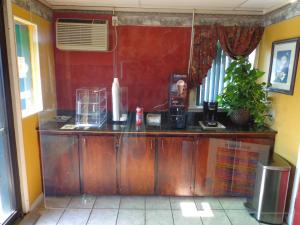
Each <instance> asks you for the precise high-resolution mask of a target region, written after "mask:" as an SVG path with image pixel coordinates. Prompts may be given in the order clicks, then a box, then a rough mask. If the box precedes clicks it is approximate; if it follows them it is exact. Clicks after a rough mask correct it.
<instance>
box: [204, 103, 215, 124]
mask: <svg viewBox="0 0 300 225" xmlns="http://www.w3.org/2000/svg"><path fill="white" fill-rule="evenodd" d="M217 113H218V102H203V124H204V125H205V126H207V127H216V126H218V121H217Z"/></svg>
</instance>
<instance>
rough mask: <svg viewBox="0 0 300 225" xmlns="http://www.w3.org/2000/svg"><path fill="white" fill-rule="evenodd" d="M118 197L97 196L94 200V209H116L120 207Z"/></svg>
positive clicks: (119, 198)
mask: <svg viewBox="0 0 300 225" xmlns="http://www.w3.org/2000/svg"><path fill="white" fill-rule="evenodd" d="M120 200H121V197H120V196H99V197H97V199H96V202H95V205H94V208H97V209H118V208H119V206H120Z"/></svg>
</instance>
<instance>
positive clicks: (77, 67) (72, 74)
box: [54, 13, 191, 111]
mask: <svg viewBox="0 0 300 225" xmlns="http://www.w3.org/2000/svg"><path fill="white" fill-rule="evenodd" d="M54 18H55V19H57V18H93V19H103V18H104V19H105V18H106V19H111V16H110V15H95V14H79V13H55V14H54ZM190 33H191V28H188V27H150V26H119V27H118V39H119V41H118V49H117V66H118V76H119V79H120V84H121V86H127V87H128V99H129V109H130V110H135V108H136V106H137V105H139V106H142V107H144V109H145V111H151V109H152V108H153V107H154V106H156V105H159V104H162V103H164V102H165V101H166V100H167V96H168V79H169V76H170V75H171V74H172V73H182V74H186V72H187V69H188V56H189V46H190ZM113 38H114V34H113V29H112V27H111V26H110V45H111V47H110V48H112V46H113V45H114V44H113ZM55 71H56V88H57V101H58V108H59V109H72V110H74V109H75V91H76V89H77V88H80V87H95V86H104V87H107V88H111V83H112V79H113V53H110V52H71V51H61V50H58V49H57V48H55ZM109 100H110V97H109ZM109 105H110V102H109ZM109 110H110V108H109Z"/></svg>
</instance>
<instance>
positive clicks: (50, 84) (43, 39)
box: [13, 5, 56, 204]
mask: <svg viewBox="0 0 300 225" xmlns="http://www.w3.org/2000/svg"><path fill="white" fill-rule="evenodd" d="M13 14H14V16H17V17H19V18H22V19H25V20H27V21H30V22H32V23H34V24H36V25H37V30H38V41H39V57H40V72H41V83H42V95H43V107H44V110H49V109H55V108H56V94H55V93H56V91H55V75H54V53H53V43H52V40H53V38H52V37H53V36H52V23H51V22H49V21H47V20H45V19H43V18H41V17H39V16H36V15H34V14H31V13H30V12H28V11H26V10H25V9H23V8H20V7H19V6H16V5H13ZM38 120H39V118H38V114H34V115H32V116H29V117H26V118H23V120H22V126H23V139H24V149H25V158H26V172H27V180H28V191H29V201H30V204H32V203H33V202H34V201H35V200H36V198H37V197H38V196H39V195H40V194H41V193H42V179H41V163H40V152H39V142H38V135H37V131H36V127H37V126H38Z"/></svg>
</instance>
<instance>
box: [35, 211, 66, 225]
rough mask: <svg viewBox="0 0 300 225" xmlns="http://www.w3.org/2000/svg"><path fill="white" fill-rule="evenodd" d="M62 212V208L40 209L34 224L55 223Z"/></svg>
mask: <svg viewBox="0 0 300 225" xmlns="http://www.w3.org/2000/svg"><path fill="white" fill-rule="evenodd" d="M63 212H64V209H40V210H39V213H40V218H39V219H38V221H37V222H36V225H56V224H57V222H58V221H59V219H60V217H61V216H62V214H63Z"/></svg>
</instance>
